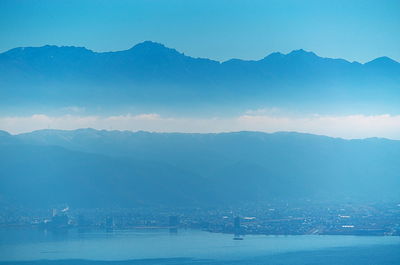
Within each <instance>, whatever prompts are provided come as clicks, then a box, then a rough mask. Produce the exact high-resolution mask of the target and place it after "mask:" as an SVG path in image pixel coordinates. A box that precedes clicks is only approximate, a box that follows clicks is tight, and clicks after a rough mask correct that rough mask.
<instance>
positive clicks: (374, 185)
mask: <svg viewBox="0 0 400 265" xmlns="http://www.w3.org/2000/svg"><path fill="white" fill-rule="evenodd" d="M0 146H1V148H0V156H1V159H0V170H1V174H0V176H1V179H0V182H1V183H0V184H1V185H0V187H1V188H0V190H1V193H0V194H1V197H2V198H3V199H4V200H5V201H8V200H10V198H12V201H15V202H19V203H21V204H35V205H40V204H56V203H65V202H66V203H70V204H71V205H73V204H82V203H83V202H84V204H85V205H84V206H104V205H114V206H115V205H122V206H132V205H138V204H139V205H143V204H145V205H148V204H153V205H154V204H174V205H178V204H180V203H181V204H190V205H200V204H202V205H204V204H208V203H210V202H214V203H215V202H218V203H236V202H238V201H242V202H243V201H257V200H270V199H296V198H313V199H326V198H330V199H332V198H333V199H338V200H347V199H394V198H397V199H398V198H399V194H398V192H397V188H396V187H398V186H399V185H400V175H399V172H400V163H399V162H400V161H399V157H400V141H392V140H386V139H378V138H371V139H364V140H343V139H339V138H329V137H325V136H316V135H309V134H299V133H275V134H266V133H258V132H237V133H220V134H184V133H149V132H136V133H134V132H127V131H125V132H123V131H97V130H93V129H81V130H75V131H56V130H43V131H36V132H32V133H27V134H20V135H15V136H11V135H7V134H5V133H4V134H1V135H0ZM110 187H112V190H113V192H112V194H111V193H110V192H109V191H110ZM381 190H385V191H386V192H385V193H381V192H380V191H381ZM10 191H12V192H10ZM10 196H11V197H10ZM86 197H87V198H86ZM82 198H86V199H85V200H82ZM77 206H81V205H77Z"/></svg>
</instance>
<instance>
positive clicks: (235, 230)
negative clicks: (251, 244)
mask: <svg viewBox="0 0 400 265" xmlns="http://www.w3.org/2000/svg"><path fill="white" fill-rule="evenodd" d="M233 233H234V237H233V239H234V240H242V239H243V238H242V237H241V236H240V235H241V228H240V217H239V216H236V217H235V218H234V219H233Z"/></svg>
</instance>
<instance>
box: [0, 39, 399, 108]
mask: <svg viewBox="0 0 400 265" xmlns="http://www.w3.org/2000/svg"><path fill="white" fill-rule="evenodd" d="M0 87H1V89H0V96H1V97H2V98H5V99H6V100H5V101H4V102H3V105H4V106H21V107H24V106H27V105H29V106H31V105H40V104H43V103H46V104H47V105H49V106H55V107H57V106H58V107H59V106H71V105H85V106H90V105H96V106H98V105H101V106H109V107H110V108H112V107H113V106H123V105H131V104H136V105H144V106H149V105H152V104H153V105H155V106H169V107H171V108H178V107H179V106H180V104H181V105H185V104H186V105H190V106H194V105H193V104H198V105H204V104H215V105H221V106H224V105H230V106H236V105H237V104H239V102H248V103H249V104H253V105H257V104H275V105H276V104H283V105H293V104H294V105H304V106H312V105H313V104H314V105H318V104H332V105H335V106H337V105H340V104H351V105H357V104H363V105H368V106H372V105H374V104H375V105H382V104H381V103H382V102H385V106H387V108H390V107H393V108H396V106H398V104H397V102H398V101H399V99H400V64H399V63H398V62H396V61H394V60H392V59H390V58H387V57H380V58H377V59H375V60H372V61H371V62H368V63H365V64H361V63H357V62H348V61H346V60H343V59H331V58H322V57H319V56H318V55H316V54H315V53H313V52H309V51H304V50H295V51H292V52H290V53H288V54H282V53H272V54H270V55H268V56H266V57H265V58H263V59H261V60H255V61H248V60H240V59H231V60H228V61H225V62H218V61H214V60H209V59H203V58H193V57H190V56H186V55H184V54H183V53H180V52H178V51H176V50H175V49H170V48H167V47H165V46H164V45H162V44H159V43H154V42H150V41H146V42H143V43H139V44H137V45H135V46H134V47H132V48H131V49H128V50H125V51H117V52H102V53H98V52H93V51H90V50H88V49H86V48H83V47H70V46H62V47H58V46H49V45H48V46H43V47H26V48H15V49H12V50H9V51H7V52H4V53H1V54H0Z"/></svg>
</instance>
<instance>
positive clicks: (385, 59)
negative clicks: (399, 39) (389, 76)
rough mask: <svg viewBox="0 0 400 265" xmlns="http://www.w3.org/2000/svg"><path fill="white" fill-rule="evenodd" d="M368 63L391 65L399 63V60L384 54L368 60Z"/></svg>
mask: <svg viewBox="0 0 400 265" xmlns="http://www.w3.org/2000/svg"><path fill="white" fill-rule="evenodd" d="M366 65H376V66H383V65H385V66H389V65H399V62H397V61H395V60H393V59H391V58H389V57H387V56H382V57H378V58H376V59H374V60H372V61H370V62H367V63H366Z"/></svg>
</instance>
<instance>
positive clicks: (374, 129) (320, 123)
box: [0, 111, 400, 140]
mask: <svg viewBox="0 0 400 265" xmlns="http://www.w3.org/2000/svg"><path fill="white" fill-rule="evenodd" d="M78 128H94V129H105V130H130V131H138V130H143V131H152V132H187V133H217V132H231V131H261V132H277V131H297V132H304V133H312V134H319V135H327V136H332V137H341V138H346V139H354V138H368V137H383V138H390V139H399V140H400V115H389V114H384V115H347V116H329V115H328V116H326V115H309V116H303V117H295V116H282V115H274V114H273V113H262V112H254V111H248V112H246V113H245V114H243V115H239V116H236V117H229V118H226V117H224V118H221V117H209V118H190V117H187V118H182V117H164V116H161V115H159V114H156V113H147V114H136V115H134V114H126V115H116V116H95V115H93V116H90V115H89V116H88V115H78V114H73V115H71V114H68V115H61V116H49V115H45V114H35V115H30V116H8V117H0V130H5V131H8V132H10V133H12V134H18V133H24V132H30V131H34V130H40V129H62V130H73V129H78Z"/></svg>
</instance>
